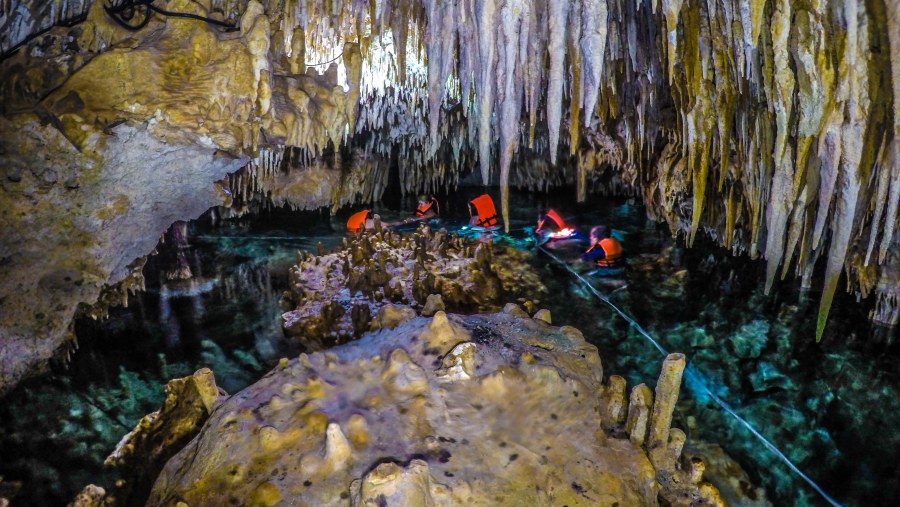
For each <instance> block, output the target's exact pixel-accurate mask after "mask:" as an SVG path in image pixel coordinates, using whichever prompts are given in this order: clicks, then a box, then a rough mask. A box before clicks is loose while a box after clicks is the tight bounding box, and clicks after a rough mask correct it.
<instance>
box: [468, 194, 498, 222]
mask: <svg viewBox="0 0 900 507" xmlns="http://www.w3.org/2000/svg"><path fill="white" fill-rule="evenodd" d="M469 203H470V204H471V205H472V206H475V215H476V216H477V217H478V222H477V223H476V224H475V225H477V226H478V227H496V226H497V225H498V224H499V222H498V221H497V208H495V207H494V201H493V199H491V196H489V195H487V194H482V195H479V196H478V197H476V198H474V199H472V200H471V201H469Z"/></svg>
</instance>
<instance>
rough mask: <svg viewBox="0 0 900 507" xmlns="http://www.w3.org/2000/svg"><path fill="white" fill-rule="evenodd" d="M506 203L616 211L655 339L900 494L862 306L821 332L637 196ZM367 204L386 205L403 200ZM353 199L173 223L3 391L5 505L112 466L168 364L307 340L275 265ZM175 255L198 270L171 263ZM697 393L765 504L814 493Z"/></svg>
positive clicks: (211, 362) (884, 347)
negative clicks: (72, 335)
mask: <svg viewBox="0 0 900 507" xmlns="http://www.w3.org/2000/svg"><path fill="white" fill-rule="evenodd" d="M466 195H468V193H467V192H464V191H461V192H459V193H458V194H457V195H455V196H454V197H453V198H450V199H442V200H443V204H444V210H443V211H444V212H445V214H446V215H449V216H451V217H455V218H457V220H450V221H448V224H447V225H452V224H453V223H456V224H462V223H464V222H465V218H467V216H466V211H465V202H466V199H465V197H464V196H466ZM473 195H474V194H473ZM407 205H409V203H407ZM512 205H513V208H512V215H513V221H512V223H511V227H512V229H513V231H512V233H511V236H512V237H513V238H515V239H517V240H520V239H523V238H522V235H523V234H524V232H523V229H524V228H525V227H527V226H531V225H533V224H534V219H535V217H536V215H537V212H538V210H539V209H542V208H544V207H546V206H550V205H552V206H555V207H557V209H559V210H560V211H562V212H563V213H564V214H568V215H570V216H572V217H573V220H574V221H575V222H576V223H577V224H578V225H580V226H582V227H583V228H585V229H587V228H589V226H590V225H593V224H598V223H604V224H607V225H609V226H611V227H612V228H613V229H614V230H615V231H616V234H617V235H619V236H621V237H622V238H623V240H624V241H623V242H624V244H625V248H626V252H627V253H628V255H629V257H630V262H631V263H632V264H633V266H632V269H631V270H630V271H629V273H628V275H627V276H626V277H625V278H623V279H613V280H606V281H597V282H596V283H595V285H596V286H597V288H598V290H600V291H602V292H603V293H604V294H609V295H610V299H611V301H613V302H614V303H616V304H617V305H620V307H621V308H622V309H623V311H625V312H626V313H628V314H629V315H632V316H633V317H634V318H635V320H636V321H637V322H639V323H640V324H641V325H642V326H643V327H644V328H645V329H646V330H647V331H648V332H649V334H651V335H652V336H653V337H655V338H657V339H659V341H660V342H661V343H662V344H663V346H665V347H666V348H667V349H669V350H672V351H681V352H685V353H686V354H687V355H688V358H689V359H690V360H691V362H692V364H693V365H694V366H695V367H696V368H698V369H699V370H700V371H702V372H704V374H705V376H706V377H707V379H708V381H707V386H708V387H709V388H711V389H712V390H713V391H714V392H715V393H716V394H717V395H718V396H721V397H722V398H724V399H725V400H727V401H728V402H729V403H731V404H732V405H734V406H735V408H736V411H737V412H738V414H740V415H741V416H742V417H744V418H746V419H747V420H748V421H750V422H751V423H752V424H753V425H754V427H756V428H757V429H758V430H759V431H760V432H761V433H762V434H763V435H764V436H766V437H767V438H769V439H770V440H772V441H773V442H774V443H775V444H776V445H777V446H778V447H780V448H781V449H782V450H783V451H784V453H785V454H786V455H787V456H788V457H789V458H790V459H791V460H793V461H794V462H795V463H796V464H797V465H798V466H799V467H800V468H801V469H802V470H804V471H805V472H806V473H807V474H809V475H810V476H811V477H812V478H813V479H814V480H815V481H817V482H818V483H820V485H821V486H822V487H823V488H824V489H825V490H826V491H827V492H828V493H830V494H832V495H833V496H835V497H836V499H837V500H838V501H840V502H842V503H846V504H847V505H878V504H886V503H887V502H888V500H889V499H890V498H893V497H895V496H897V495H900V486H898V484H900V481H898V480H896V479H898V477H897V474H898V472H897V471H896V470H895V466H894V464H895V463H896V462H897V458H898V456H897V454H898V451H897V449H898V445H897V444H898V442H897V440H898V439H900V431H897V429H898V422H897V421H896V420H895V417H894V416H895V414H897V413H900V411H898V409H900V406H898V405H900V402H898V399H900V397H898V389H897V386H898V385H900V382H898V378H897V375H898V371H897V368H896V366H895V365H896V364H897V361H896V358H897V350H896V348H895V347H893V346H889V345H888V344H886V340H885V336H884V335H886V334H887V335H889V334H890V333H884V332H883V331H880V335H879V336H876V337H875V338H878V339H873V337H872V336H871V335H872V334H873V330H872V329H871V328H870V326H869V324H868V320H867V317H866V311H867V310H868V307H867V306H866V304H861V305H860V304H856V303H855V301H854V300H853V299H852V298H851V297H850V296H848V295H844V294H840V295H839V296H838V297H837V298H836V300H835V305H834V308H833V309H832V316H831V319H830V321H829V325H828V328H827V330H826V335H825V339H824V340H823V342H822V343H821V344H816V343H815V340H814V338H813V337H814V325H815V324H814V322H815V312H816V309H817V303H818V300H817V297H818V295H817V294H802V293H798V292H797V291H795V290H794V289H793V287H792V284H791V282H786V283H782V284H779V285H778V287H777V289H776V291H775V293H774V294H772V295H771V296H765V295H763V294H762V293H761V289H760V282H761V280H762V277H761V276H762V269H763V266H762V265H761V263H758V262H750V261H748V260H747V259H735V258H731V257H730V256H727V255H725V254H724V252H722V251H721V250H720V249H718V248H716V247H714V246H712V245H708V244H701V245H696V246H695V248H693V249H682V248H679V247H678V246H677V245H676V246H674V248H673V247H672V244H671V243H672V242H671V240H670V238H669V237H668V232H667V230H666V229H665V228H664V227H661V226H659V225H658V224H655V223H652V222H648V221H647V220H646V219H645V218H644V216H645V215H644V211H643V209H642V208H641V207H640V206H638V205H635V204H630V203H629V202H628V201H627V200H621V199H619V200H606V199H602V198H594V199H592V201H591V204H590V206H589V207H584V208H580V207H578V206H576V205H575V204H574V203H573V202H572V199H570V196H569V195H567V194H565V195H557V196H550V197H548V196H537V195H533V194H514V198H513V201H512ZM378 211H379V212H381V213H382V214H383V215H384V217H385V219H386V220H393V219H396V218H400V217H402V216H403V213H402V212H398V211H394V210H387V209H380V210H378ZM349 213H350V210H345V212H344V213H342V214H339V215H338V217H335V218H331V217H328V216H327V215H324V214H320V213H312V212H306V213H299V212H290V211H286V210H272V211H269V212H266V213H264V214H262V215H260V216H256V217H246V218H243V219H239V220H234V221H230V222H227V223H225V224H224V225H221V226H218V227H213V226H211V225H210V223H209V220H208V219H201V220H198V221H196V222H193V223H191V224H190V225H189V226H188V227H187V228H186V235H184V237H177V235H174V234H170V235H169V238H168V239H169V240H168V241H167V243H166V244H165V245H161V247H160V252H161V254H160V255H159V256H157V257H154V258H151V259H150V261H149V262H148V265H147V268H146V269H145V277H146V279H147V291H146V292H144V293H141V294H137V295H134V296H132V297H131V298H130V299H129V305H128V308H117V309H114V310H113V311H112V312H111V314H110V318H109V319H107V320H104V321H102V322H94V321H90V320H81V321H79V322H78V323H77V326H76V332H77V334H78V336H79V340H80V343H81V350H80V351H79V352H78V353H77V354H76V355H75V356H74V358H73V362H72V364H71V366H70V367H69V368H68V369H64V368H61V367H58V368H56V369H55V371H54V373H53V374H52V375H50V376H47V377H43V378H40V379H34V380H32V381H30V382H28V383H26V384H25V385H23V386H22V387H21V388H19V389H17V390H16V391H15V392H14V393H13V394H11V395H10V396H9V397H8V398H7V399H6V400H4V403H3V404H2V406H0V431H2V434H0V458H2V459H0V475H2V476H4V477H5V478H6V480H7V481H9V480H19V481H22V482H23V484H24V486H23V491H22V493H21V494H20V496H19V497H18V498H17V502H16V503H14V505H58V504H64V503H65V502H67V501H68V500H69V499H70V498H71V497H72V496H73V495H74V494H75V492H77V491H78V490H80V489H81V487H83V486H84V485H85V484H87V483H89V482H95V483H101V484H110V483H111V482H112V481H113V480H114V479H115V478H114V477H112V476H111V474H110V473H109V472H108V471H106V470H105V469H104V468H103V467H102V460H103V458H104V457H105V456H106V455H107V454H109V452H111V451H112V449H113V448H114V446H115V444H116V442H117V441H118V439H119V438H120V437H121V436H122V435H123V434H124V433H125V432H126V431H128V430H130V429H131V428H132V427H133V425H134V424H135V423H136V422H137V420H138V419H139V418H140V417H141V416H142V415H144V414H146V413H148V412H150V411H152V410H155V409H156V408H158V406H159V405H160V404H161V402H162V399H163V395H162V385H163V383H164V382H165V380H166V379H169V378H172V377H177V376H183V375H186V374H189V373H190V372H192V371H194V370H196V369H198V368H200V367H203V366H208V367H210V368H212V369H213V370H214V371H215V373H216V378H217V380H218V382H219V384H220V386H222V387H223V388H224V389H225V390H227V391H228V392H230V393H234V392H236V391H238V390H240V389H241V388H243V387H244V386H246V385H248V384H249V383H252V382H253V381H254V380H255V379H256V378H258V377H260V376H261V375H262V374H263V373H264V372H265V371H267V370H268V369H269V368H270V367H271V366H272V365H274V364H275V363H276V362H277V360H278V359H279V358H280V357H288V356H294V355H296V354H298V353H299V352H300V351H301V350H302V347H301V346H299V345H298V344H296V343H290V342H288V341H287V340H285V339H284V338H283V335H282V333H281V329H280V320H279V317H280V313H281V308H280V307H279V299H280V296H281V294H282V292H283V291H284V290H285V289H286V288H287V270H288V268H289V267H290V265H291V264H293V262H294V259H295V253H296V251H297V250H298V249H302V250H307V251H311V252H315V251H316V249H317V244H318V243H320V242H321V243H322V244H323V246H324V247H326V248H330V247H333V246H334V245H336V244H338V243H339V242H340V240H341V238H342V237H343V219H344V218H345V215H349ZM517 244H519V246H521V247H523V248H526V245H527V243H525V242H519V243H517ZM557 254H560V255H562V256H566V255H569V256H571V255H576V254H577V252H574V251H573V252H557ZM532 262H533V264H534V266H535V268H536V269H538V270H539V272H540V273H542V275H543V277H544V280H545V283H546V284H547V285H548V287H549V288H550V289H551V290H550V294H551V296H549V297H547V298H546V299H545V300H544V301H540V304H539V306H541V307H546V308H549V309H550V310H551V312H552V314H553V320H554V323H555V324H557V325H562V324H570V325H574V326H576V327H578V328H579V329H581V330H582V331H583V332H584V333H585V336H586V337H587V338H588V339H589V340H590V341H591V342H593V343H595V344H596V345H597V346H598V347H599V349H600V354H601V357H602V358H603V366H604V372H605V374H606V375H609V374H620V375H623V376H625V377H626V378H627V379H628V382H629V386H632V385H635V384H637V383H639V382H647V383H648V384H649V385H653V384H654V382H655V377H656V375H657V373H658V368H659V364H660V361H661V359H662V357H661V356H660V354H659V352H658V351H657V350H656V349H655V348H654V347H653V346H652V345H651V344H650V343H648V342H647V340H646V339H645V338H644V337H642V336H640V335H639V334H638V333H637V332H636V331H635V329H634V328H633V327H630V326H629V325H628V323H627V322H626V321H625V320H623V319H621V318H620V317H618V316H617V315H616V314H615V313H613V312H612V311H611V310H610V309H609V308H608V307H607V306H605V305H603V304H602V303H600V302H599V301H597V300H596V298H594V297H593V295H591V294H590V292H589V291H588V290H587V289H586V288H585V287H584V286H583V285H582V284H580V283H579V282H578V281H577V280H576V279H575V278H574V277H573V276H571V275H570V274H569V273H568V272H566V271H565V270H564V269H562V268H561V267H560V266H558V265H556V264H555V263H554V262H553V261H552V260H550V259H549V258H548V257H547V256H545V255H543V254H540V253H537V254H536V255H535V256H534V257H533V259H532ZM185 266H187V267H188V268H189V269H190V271H191V273H192V274H193V278H191V279H190V280H187V281H170V280H168V279H167V274H168V273H171V272H172V271H174V270H176V268H178V269H183V268H184V267H185ZM879 340H881V341H879ZM702 393H703V389H701V388H698V387H697V386H687V388H685V389H683V396H682V401H681V402H680V404H679V407H678V411H677V414H676V421H675V424H676V425H677V426H679V427H681V428H683V429H684V430H685V431H686V432H687V433H688V435H689V437H690V438H695V439H703V440H707V441H711V442H717V443H719V444H721V445H722V446H723V447H724V448H725V450H726V451H727V452H728V453H729V454H730V455H731V456H732V457H734V458H735V459H737V460H738V462H739V463H740V464H741V465H742V466H743V468H744V469H746V470H747V471H748V472H749V473H750V475H751V478H752V479H753V481H754V482H755V483H757V484H762V485H764V486H765V487H766V490H767V494H768V497H769V499H770V500H772V501H773V503H775V505H822V504H824V502H823V500H822V499H821V497H819V496H818V495H817V494H816V493H815V492H814V491H813V490H812V489H811V488H809V487H808V486H807V485H805V484H804V483H803V482H802V481H801V480H799V479H798V478H797V476H796V475H795V474H792V473H791V472H790V471H788V470H787V469H786V468H785V466H784V465H783V464H781V462H780V461H779V460H777V459H776V458H775V457H774V455H773V454H771V453H770V452H769V451H768V450H766V449H765V448H764V447H763V446H762V445H761V444H760V443H759V441H757V440H756V439H755V438H753V437H752V436H751V435H750V434H749V433H748V432H747V430H746V429H744V428H742V427H741V426H740V425H739V424H738V423H736V421H735V420H734V419H733V418H731V417H730V416H728V415H727V414H725V413H724V412H723V411H722V410H721V409H720V408H719V407H718V406H717V405H716V404H715V403H713V402H711V401H710V400H709V399H708V397H704V396H702ZM35 407H40V409H39V410H37V409H35Z"/></svg>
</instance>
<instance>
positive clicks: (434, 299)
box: [422, 294, 445, 317]
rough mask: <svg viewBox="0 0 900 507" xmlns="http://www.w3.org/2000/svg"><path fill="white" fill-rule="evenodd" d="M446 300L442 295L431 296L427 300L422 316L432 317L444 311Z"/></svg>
mask: <svg viewBox="0 0 900 507" xmlns="http://www.w3.org/2000/svg"><path fill="white" fill-rule="evenodd" d="M444 310H445V308H444V300H443V299H441V295H440V294H430V295H429V296H428V298H427V299H426V300H425V306H423V307H422V316H423V317H431V316H432V315H434V314H435V312H437V311H444Z"/></svg>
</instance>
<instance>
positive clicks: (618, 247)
mask: <svg viewBox="0 0 900 507" xmlns="http://www.w3.org/2000/svg"><path fill="white" fill-rule="evenodd" d="M597 247H600V248H602V249H603V255H604V257H603V258H602V259H600V260H598V261H597V265H598V266H601V267H605V268H608V267H612V266H618V265H619V262H620V261H621V260H622V244H621V243H619V242H618V240H616V239H615V238H605V239H601V240H600V241H598V242H597V244H595V245H594V246H592V247H591V248H590V249H588V252H591V251H593V250H594V249H595V248H597Z"/></svg>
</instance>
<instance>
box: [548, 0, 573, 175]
mask: <svg viewBox="0 0 900 507" xmlns="http://www.w3.org/2000/svg"><path fill="white" fill-rule="evenodd" d="M568 16H569V2H568V1H564V2H550V8H549V16H548V23H549V35H550V40H549V45H548V47H547V51H548V52H549V54H550V73H549V75H548V83H547V128H548V129H549V131H550V134H549V137H550V146H549V150H550V163H552V164H556V153H557V146H559V127H560V123H561V121H562V92H563V85H564V84H565V67H564V62H565V58H566V49H565V48H566V25H567V20H568Z"/></svg>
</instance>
